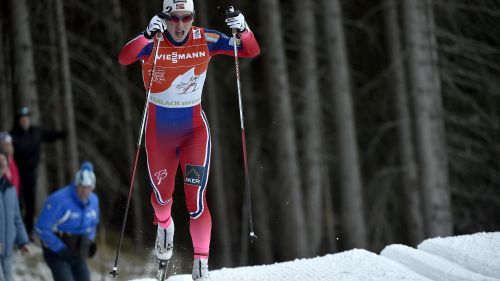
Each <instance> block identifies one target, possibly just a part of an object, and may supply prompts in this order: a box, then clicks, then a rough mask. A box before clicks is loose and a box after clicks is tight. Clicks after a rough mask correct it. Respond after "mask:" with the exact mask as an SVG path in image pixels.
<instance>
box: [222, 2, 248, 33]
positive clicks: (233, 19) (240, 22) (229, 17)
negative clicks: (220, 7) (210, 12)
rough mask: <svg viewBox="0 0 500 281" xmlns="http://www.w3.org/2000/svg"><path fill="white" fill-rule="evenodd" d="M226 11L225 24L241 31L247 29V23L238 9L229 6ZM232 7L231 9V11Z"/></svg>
mask: <svg viewBox="0 0 500 281" xmlns="http://www.w3.org/2000/svg"><path fill="white" fill-rule="evenodd" d="M229 9H230V10H228V13H227V14H226V24H227V26H229V28H231V29H232V28H234V29H236V30H238V32H240V33H241V32H243V31H245V30H246V29H247V23H246V22H245V16H243V14H242V13H241V12H240V11H238V10H234V9H233V8H232V7H230V8H229ZM231 9H232V11H231Z"/></svg>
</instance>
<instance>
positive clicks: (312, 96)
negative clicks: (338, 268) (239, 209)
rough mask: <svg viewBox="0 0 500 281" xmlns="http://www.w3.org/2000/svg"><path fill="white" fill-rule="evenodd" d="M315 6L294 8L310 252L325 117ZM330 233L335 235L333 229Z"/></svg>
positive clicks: (317, 224)
mask: <svg viewBox="0 0 500 281" xmlns="http://www.w3.org/2000/svg"><path fill="white" fill-rule="evenodd" d="M314 7H315V3H314V2H312V1H303V0H295V1H294V10H295V11H296V13H295V14H296V15H300V16H299V17H298V18H297V19H295V22H296V23H297V24H296V25H295V28H296V34H297V46H298V48H299V50H298V62H297V63H298V65H300V67H298V68H297V69H296V72H297V76H298V77H300V81H299V87H298V97H297V98H298V100H299V103H300V105H301V109H302V110H303V111H302V112H301V113H302V114H299V116H298V122H297V123H298V124H299V128H298V130H299V131H301V135H302V138H301V139H300V140H299V145H300V150H301V151H302V159H301V163H303V164H302V166H303V167H302V170H303V171H304V173H303V175H304V181H303V187H302V189H303V194H304V198H305V199H306V205H305V207H306V208H305V210H306V221H307V234H308V239H307V240H308V244H309V253H308V254H309V256H314V255H317V254H318V251H319V247H320V243H321V233H322V232H321V230H322V228H323V227H322V223H323V219H322V210H323V200H322V189H323V187H324V183H323V180H322V179H323V178H324V175H323V173H322V172H323V171H322V167H323V163H322V153H323V151H324V150H323V147H322V134H321V133H322V132H321V130H322V128H321V124H322V118H321V106H320V97H319V86H318V79H317V77H318V73H317V69H318V66H317V63H316V59H315V58H316V57H317V56H316V51H315V50H316V34H315V30H316V28H315V25H314V24H315V22H314ZM330 235H334V234H333V233H330Z"/></svg>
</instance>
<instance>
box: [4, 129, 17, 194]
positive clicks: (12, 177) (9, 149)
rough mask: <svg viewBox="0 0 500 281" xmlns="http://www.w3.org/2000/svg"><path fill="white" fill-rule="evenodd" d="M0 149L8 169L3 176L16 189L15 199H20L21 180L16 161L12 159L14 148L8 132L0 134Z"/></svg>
mask: <svg viewBox="0 0 500 281" xmlns="http://www.w3.org/2000/svg"><path fill="white" fill-rule="evenodd" d="M0 149H2V150H3V151H4V152H5V154H6V155H7V163H8V169H6V170H5V171H4V175H5V176H6V177H7V179H8V180H9V182H10V183H12V185H14V187H15V188H16V192H17V197H20V195H21V178H20V177H19V170H18V169H17V164H16V160H15V159H14V146H13V144H12V137H11V136H10V134H9V133H8V132H0Z"/></svg>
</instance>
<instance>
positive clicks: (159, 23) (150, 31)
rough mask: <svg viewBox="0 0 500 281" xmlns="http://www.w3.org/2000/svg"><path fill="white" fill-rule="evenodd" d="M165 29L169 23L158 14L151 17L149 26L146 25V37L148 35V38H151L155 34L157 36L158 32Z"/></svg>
mask: <svg viewBox="0 0 500 281" xmlns="http://www.w3.org/2000/svg"><path fill="white" fill-rule="evenodd" d="M165 30H167V23H166V22H165V20H163V19H162V18H161V17H159V16H158V15H156V16H154V17H153V18H152V19H151V21H150V22H149V24H148V27H146V30H145V31H144V37H146V38H147V39H151V38H153V36H155V34H156V33H158V32H164V31H165Z"/></svg>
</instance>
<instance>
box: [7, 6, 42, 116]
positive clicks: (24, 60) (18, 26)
mask: <svg viewBox="0 0 500 281" xmlns="http://www.w3.org/2000/svg"><path fill="white" fill-rule="evenodd" d="M8 6H9V13H8V14H9V26H10V34H11V40H12V41H11V45H12V54H13V59H12V65H13V67H14V69H13V70H14V71H13V77H12V84H13V87H14V97H15V99H14V105H15V108H16V109H18V108H20V107H21V106H28V107H29V108H30V110H31V119H32V121H33V123H35V124H38V123H39V121H40V110H39V108H38V90H37V85H36V75H35V64H34V60H33V42H32V39H31V28H30V25H29V23H30V17H29V12H28V6H27V4H26V0H9V1H8Z"/></svg>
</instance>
